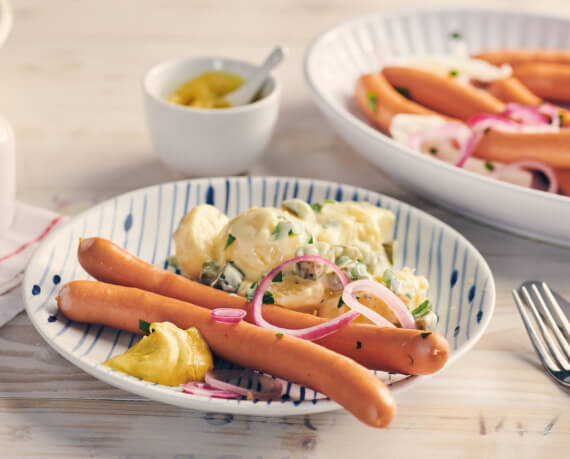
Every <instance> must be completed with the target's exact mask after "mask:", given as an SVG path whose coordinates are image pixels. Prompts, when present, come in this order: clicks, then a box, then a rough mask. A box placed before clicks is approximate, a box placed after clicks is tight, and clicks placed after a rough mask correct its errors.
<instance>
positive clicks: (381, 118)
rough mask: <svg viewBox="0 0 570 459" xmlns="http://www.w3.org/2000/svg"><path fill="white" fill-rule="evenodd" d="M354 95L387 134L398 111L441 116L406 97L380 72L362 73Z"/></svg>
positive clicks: (363, 108) (365, 111)
mask: <svg viewBox="0 0 570 459" xmlns="http://www.w3.org/2000/svg"><path fill="white" fill-rule="evenodd" d="M354 96H355V99H356V103H357V104H358V106H359V107H360V110H362V111H363V112H364V114H365V115H366V116H367V118H368V119H370V120H371V121H372V122H373V123H374V124H375V125H376V126H378V127H379V128H380V130H381V131H382V132H384V133H385V134H389V133H390V124H391V123H392V118H393V117H394V116H396V115H397V114H398V113H411V114H414V115H433V116H441V115H440V114H439V113H437V112H434V111H432V110H429V109H427V108H425V107H422V106H421V105H419V104H416V103H415V102H412V101H411V100H409V99H407V98H406V97H404V96H403V95H402V94H400V93H399V92H398V91H396V90H395V89H394V88H393V87H392V86H391V85H390V83H388V81H386V78H384V76H383V75H381V74H378V73H369V74H366V75H362V76H361V77H360V78H359V79H358V81H357V82H356V88H355V91H354ZM371 97H373V98H374V99H373V100H374V102H371V99H370V98H371Z"/></svg>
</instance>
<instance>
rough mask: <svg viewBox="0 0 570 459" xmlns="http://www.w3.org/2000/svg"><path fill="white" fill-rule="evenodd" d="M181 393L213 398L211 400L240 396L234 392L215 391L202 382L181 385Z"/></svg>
mask: <svg viewBox="0 0 570 459" xmlns="http://www.w3.org/2000/svg"><path fill="white" fill-rule="evenodd" d="M182 391H183V392H186V393H187V394H192V395H200V396H202V397H213V398H224V399H232V398H237V397H239V396H240V394H237V393H235V392H230V391H227V390H220V389H216V388H215V387H213V386H211V385H210V384H205V383H203V382H190V383H186V384H182Z"/></svg>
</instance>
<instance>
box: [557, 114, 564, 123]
mask: <svg viewBox="0 0 570 459" xmlns="http://www.w3.org/2000/svg"><path fill="white" fill-rule="evenodd" d="M558 119H559V120H560V123H562V122H563V121H564V113H559V114H558Z"/></svg>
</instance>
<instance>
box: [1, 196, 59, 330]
mask: <svg viewBox="0 0 570 459" xmlns="http://www.w3.org/2000/svg"><path fill="white" fill-rule="evenodd" d="M63 220H64V218H63V217H62V216H61V215H58V214H55V213H53V212H50V211H49V210H45V209H40V208H39V207H34V206H30V205H28V204H24V203H21V202H17V203H16V208H15V214H14V221H13V222H12V226H11V227H10V229H9V230H8V232H7V233H6V234H3V235H0V327H1V326H2V325H4V324H5V323H6V322H8V321H10V320H12V319H13V318H14V317H15V316H16V314H18V313H19V312H20V311H22V310H23V309H24V299H23V296H22V289H21V284H22V280H23V278H24V270H25V269H26V266H27V264H28V261H30V257H31V256H32V254H33V253H34V250H35V249H36V247H37V246H38V244H39V243H40V242H41V240H42V239H43V238H45V237H46V236H47V235H48V234H49V233H50V232H51V231H53V229H54V228H56V227H57V226H59V225H61V223H62V221H63Z"/></svg>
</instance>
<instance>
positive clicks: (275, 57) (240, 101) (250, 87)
mask: <svg viewBox="0 0 570 459" xmlns="http://www.w3.org/2000/svg"><path fill="white" fill-rule="evenodd" d="M284 57H285V49H284V48H283V47H282V46H277V47H276V48H275V49H274V50H273V51H272V52H271V54H270V55H269V56H267V59H265V62H264V63H263V65H262V66H261V67H260V68H259V69H258V70H257V71H256V72H255V73H254V74H253V76H251V78H249V79H248V80H247V82H246V83H245V84H244V85H243V86H241V87H239V88H238V89H236V90H235V91H232V92H230V93H228V94H226V95H225V96H224V99H226V101H227V102H228V103H229V104H230V105H231V106H232V107H237V106H239V105H246V104H249V103H250V102H251V100H252V99H253V97H254V96H255V95H256V94H257V92H258V91H259V88H261V86H262V84H263V83H264V81H265V80H266V78H267V76H268V75H269V74H270V73H271V71H272V70H273V69H274V68H275V67H277V66H278V65H279V64H280V63H281V61H282V60H283V58H284Z"/></svg>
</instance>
